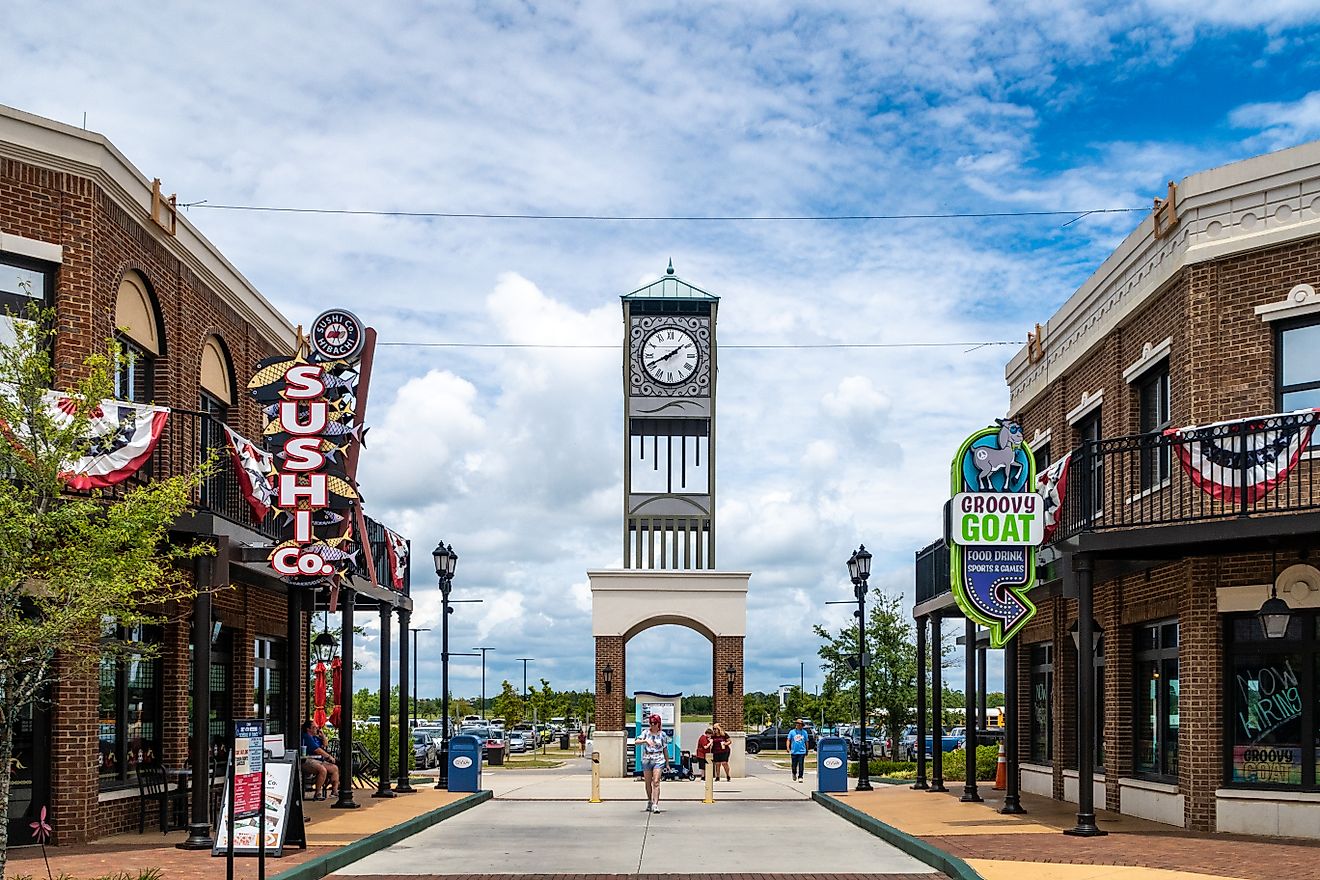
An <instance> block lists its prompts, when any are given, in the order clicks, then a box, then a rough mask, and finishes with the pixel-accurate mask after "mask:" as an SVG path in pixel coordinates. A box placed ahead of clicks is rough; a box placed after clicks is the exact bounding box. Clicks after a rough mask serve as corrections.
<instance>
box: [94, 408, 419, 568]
mask: <svg viewBox="0 0 1320 880" xmlns="http://www.w3.org/2000/svg"><path fill="white" fill-rule="evenodd" d="M223 424H224V423H223V422H221V421H220V420H219V419H217V418H216V417H215V416H213V415H210V414H209V413H203V412H196V411H194V410H186V409H173V408H172V409H171V410H170V417H169V419H168V421H166V423H165V430H164V432H163V433H162V434H161V437H160V441H159V442H158V443H157V444H156V448H155V449H154V450H153V451H152V453H151V458H150V459H149V460H148V461H147V463H146V464H145V465H143V466H142V468H141V469H139V470H138V472H137V473H135V474H134V475H133V476H131V477H129V478H128V479H127V480H125V481H124V482H122V483H119V484H117V485H115V486H111V487H109V488H107V489H104V490H101V491H102V492H103V494H105V495H109V496H115V495H119V494H122V493H124V492H126V491H127V490H128V489H130V488H132V487H134V486H140V485H142V484H144V483H147V482H150V481H152V480H162V479H168V478H170V477H176V476H182V475H184V474H191V473H195V472H196V471H197V469H198V468H200V467H201V464H202V462H203V461H206V460H207V459H208V458H212V457H213V458H214V463H213V466H212V469H211V473H210V475H209V476H208V477H207V478H206V479H205V480H203V481H202V483H201V484H200V485H199V486H198V487H197V488H195V489H194V490H193V497H192V506H193V509H194V510H197V511H205V512H208V513H211V514H214V515H215V516H219V517H223V518H224V519H226V520H229V521H230V522H232V523H236V524H238V525H240V526H243V527H245V528H248V529H251V530H252V531H254V532H257V533H259V534H261V535H264V536H265V537H267V538H269V539H271V540H272V541H281V540H284V539H285V538H287V537H289V533H288V527H287V525H284V524H279V523H277V518H278V514H277V513H276V512H274V511H272V512H268V513H267V514H266V515H265V516H264V517H261V518H258V517H257V516H256V514H255V513H254V512H253V510H252V507H251V506H250V505H249V504H248V502H247V499H246V498H245V497H244V495H243V490H242V487H241V485H240V483H239V479H238V471H237V469H236V468H235V466H234V460H233V457H232V456H231V455H230V454H229V446H228V443H227V441H226V439H225V432H224V428H223ZM366 524H367V529H366V531H367V540H368V541H369V542H370V545H371V556H372V561H373V563H374V565H375V569H376V580H377V582H378V583H380V584H381V585H382V586H384V587H387V588H392V584H393V578H392V577H391V574H390V563H389V550H388V547H387V543H388V542H387V537H386V534H385V527H384V526H383V525H381V524H380V523H379V522H377V521H376V520H374V519H372V518H371V517H370V516H368V517H366ZM358 560H359V561H358V566H357V570H356V571H355V574H356V575H357V576H358V577H360V578H362V579H363V580H369V579H370V575H369V573H368V572H367V568H366V562H365V560H364V558H363V557H362V556H359V557H358ZM407 584H408V578H407V577H406V576H405V578H404V587H405V590H406V588H407Z"/></svg>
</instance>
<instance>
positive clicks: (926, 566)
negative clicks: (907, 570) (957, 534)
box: [916, 540, 951, 605]
mask: <svg viewBox="0 0 1320 880" xmlns="http://www.w3.org/2000/svg"><path fill="white" fill-rule="evenodd" d="M950 589H951V587H950V586H949V548H948V547H946V546H945V545H944V541H942V540H940V541H935V542H933V543H931V544H928V545H926V546H925V547H922V548H921V549H920V550H918V551H917V603H916V604H918V605H920V604H921V603H922V602H926V601H928V600H930V599H934V598H935V597H936V596H943V595H945V594H946V593H948V592H949V591H950Z"/></svg>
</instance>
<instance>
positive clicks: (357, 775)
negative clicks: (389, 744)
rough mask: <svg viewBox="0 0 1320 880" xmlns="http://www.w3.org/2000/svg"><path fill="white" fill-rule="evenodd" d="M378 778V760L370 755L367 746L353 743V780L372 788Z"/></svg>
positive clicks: (364, 786)
mask: <svg viewBox="0 0 1320 880" xmlns="http://www.w3.org/2000/svg"><path fill="white" fill-rule="evenodd" d="M379 778H380V762H379V761H377V760H376V759H375V758H373V757H372V756H371V752H369V751H367V747H366V746H364V745H362V743H360V742H355V743H353V780H354V782H357V783H359V784H360V785H361V786H362V787H363V788H372V787H374V786H375V785H376V782H377V780H378V779H379Z"/></svg>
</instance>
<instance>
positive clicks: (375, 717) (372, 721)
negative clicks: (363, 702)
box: [366, 715, 380, 727]
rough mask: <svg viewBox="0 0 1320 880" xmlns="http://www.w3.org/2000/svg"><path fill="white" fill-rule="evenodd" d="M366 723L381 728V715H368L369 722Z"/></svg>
mask: <svg viewBox="0 0 1320 880" xmlns="http://www.w3.org/2000/svg"><path fill="white" fill-rule="evenodd" d="M366 723H367V724H374V725H376V726H377V727H379V726H380V716H379V715H368V716H367V721H366Z"/></svg>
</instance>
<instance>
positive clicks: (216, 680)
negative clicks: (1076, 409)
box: [188, 623, 234, 761]
mask: <svg viewBox="0 0 1320 880" xmlns="http://www.w3.org/2000/svg"><path fill="white" fill-rule="evenodd" d="M232 642H233V630H231V629H229V628H228V627H222V626H220V625H219V624H218V623H217V624H216V625H215V628H214V630H213V633H212V638H211V674H210V675H209V676H208V678H209V680H210V684H211V714H210V717H209V719H208V723H207V732H208V737H209V740H210V752H211V758H212V759H213V760H215V761H224V760H226V759H227V757H228V753H229V747H228V742H229V739H228V737H229V721H230V719H231V718H233V717H234V713H233V706H232V703H233V695H232V690H231V688H230V686H229V681H230V664H231V661H232V654H231V653H230V645H231V643H232ZM192 648H193V646H192V645H189V646H188V651H189V657H188V693H189V695H191V694H192V690H193V661H192ZM188 733H189V736H191V735H192V698H191V696H189V706H188ZM191 749H192V744H191V743H189V754H191Z"/></svg>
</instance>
